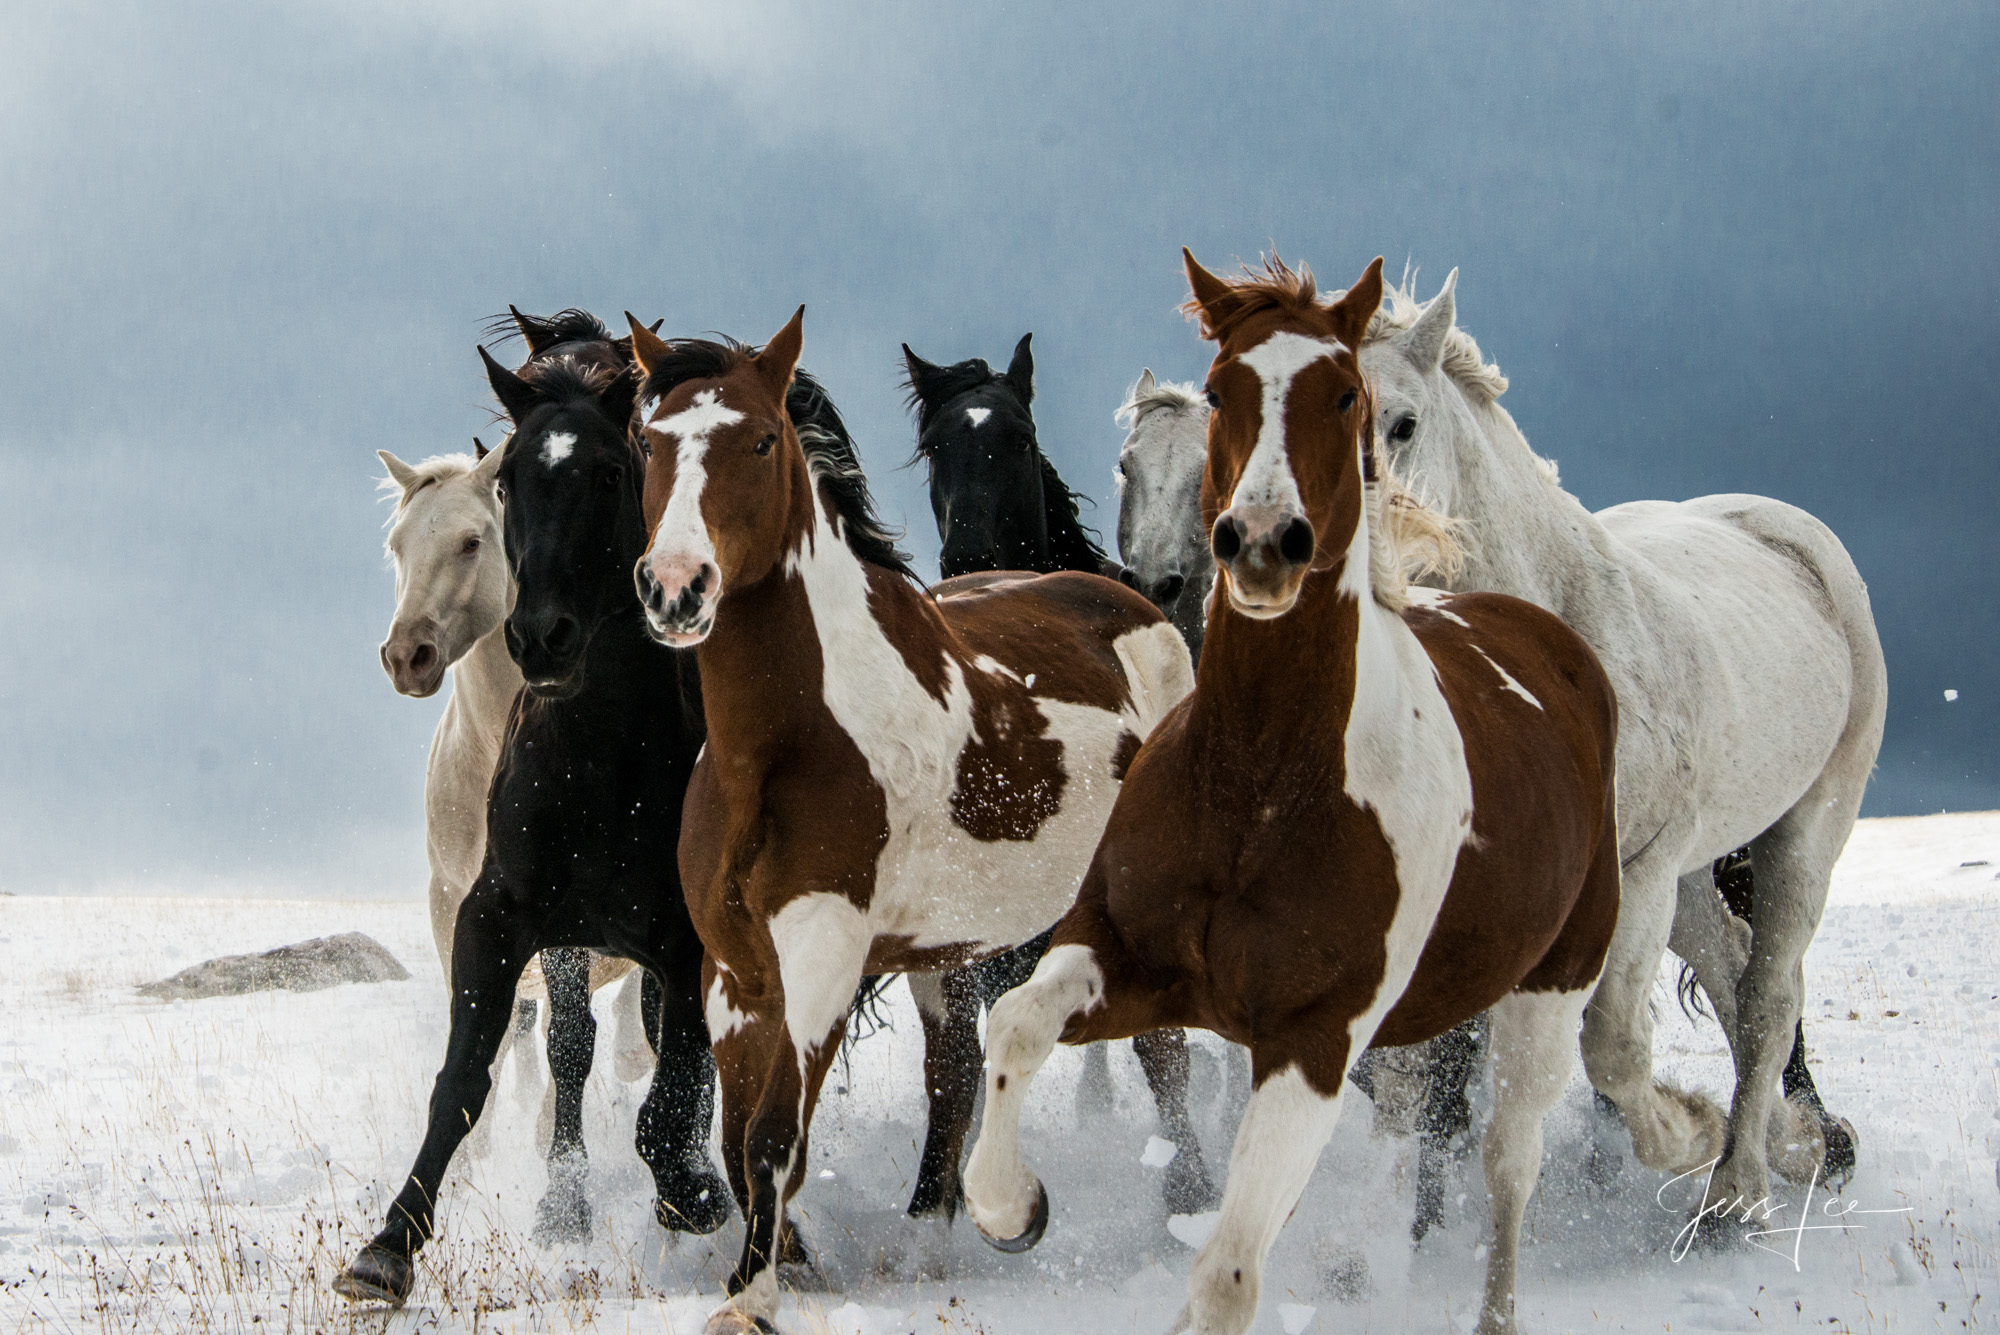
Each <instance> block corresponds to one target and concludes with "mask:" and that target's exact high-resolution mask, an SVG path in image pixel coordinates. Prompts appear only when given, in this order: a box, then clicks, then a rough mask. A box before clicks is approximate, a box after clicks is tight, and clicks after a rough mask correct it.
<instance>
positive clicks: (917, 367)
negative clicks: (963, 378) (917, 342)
mask: <svg viewBox="0 0 2000 1335" xmlns="http://www.w3.org/2000/svg"><path fill="white" fill-rule="evenodd" d="M903 370H904V371H905V372H906V373H907V374H908V378H909V383H910V392H911V393H912V394H914V395H916V396H917V401H918V402H920V403H928V402H929V401H930V400H931V398H932V397H933V391H934V390H935V389H936V388H937V378H938V373H939V371H940V370H941V368H940V367H938V366H936V365H935V364H933V363H931V362H927V361H925V360H924V359H923V358H922V357H919V356H917V354H916V353H914V352H911V351H910V345H909V344H907V343H905V344H904V345H903Z"/></svg>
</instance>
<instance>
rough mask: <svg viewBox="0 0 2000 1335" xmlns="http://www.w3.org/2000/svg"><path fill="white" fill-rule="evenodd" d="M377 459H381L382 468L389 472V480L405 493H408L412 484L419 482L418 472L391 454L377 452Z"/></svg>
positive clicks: (382, 451)
mask: <svg viewBox="0 0 2000 1335" xmlns="http://www.w3.org/2000/svg"><path fill="white" fill-rule="evenodd" d="M375 457H376V458H377V459H380V460H381V461H382V466H383V467H384V468H386V469H388V470H389V480H390V481H391V482H394V483H395V484H396V485H397V486H399V487H401V488H402V489H403V490H404V491H408V490H409V489H410V484H411V483H412V482H415V481H416V480H417V470H416V469H414V468H412V467H410V466H409V465H408V464H406V463H404V462H403V461H402V460H401V459H398V458H397V457H396V456H395V455H393V454H391V453H389V451H387V450H377V451H375Z"/></svg>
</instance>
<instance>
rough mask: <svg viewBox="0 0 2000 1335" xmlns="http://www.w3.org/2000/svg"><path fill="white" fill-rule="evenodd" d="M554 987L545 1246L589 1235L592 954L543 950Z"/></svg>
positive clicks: (540, 1225) (541, 1206)
mask: <svg viewBox="0 0 2000 1335" xmlns="http://www.w3.org/2000/svg"><path fill="white" fill-rule="evenodd" d="M542 973H543V975H544V977H546V978H547V980H548V989H549V1076H550V1081H551V1083H552V1085H553V1087H554V1091H555V1125H554V1128H553V1131H552V1134H551V1136H550V1139H549V1151H548V1160H547V1162H548V1172H549V1185H548V1189H547V1190H546V1191H545V1192H543V1193H542V1198H541V1200H540V1201H539V1202H537V1204H536V1206H535V1231H534V1238H535V1240H536V1241H537V1242H540V1243H542V1244H544V1245H547V1244H549V1243H554V1242H582V1241H585V1240H587V1239H588V1238H589V1237H590V1222H591V1221H590V1201H589V1199H588V1197H587V1196H586V1195H585V1190H584V1189H585V1187H586V1185H587V1184H588V1181H589V1177H590V1160H589V1156H588V1155H587V1154H586V1153H585V1151H584V1146H583V1087H584V1084H585V1083H586V1082H587V1081H588V1080H589V1079H590V1067H591V1063H592V1061H593V1059H594V1058H595V1056H596V1052H597V1020H596V1019H595V1018H594V1017H593V1016H592V1015H591V1013H590V952H589V951H587V950H579V949H574V948H563V949H551V950H544V951H543V952H542Z"/></svg>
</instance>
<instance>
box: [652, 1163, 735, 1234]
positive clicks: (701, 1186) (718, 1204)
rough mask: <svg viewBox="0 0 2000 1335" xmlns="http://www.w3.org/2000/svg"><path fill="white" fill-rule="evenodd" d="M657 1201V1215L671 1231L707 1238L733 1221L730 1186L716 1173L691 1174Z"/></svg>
mask: <svg viewBox="0 0 2000 1335" xmlns="http://www.w3.org/2000/svg"><path fill="white" fill-rule="evenodd" d="M673 1195H674V1199H671V1200H670V1199H668V1197H667V1196H666V1195H665V1194H664V1193H663V1194H662V1195H660V1196H659V1197H658V1198H657V1199H655V1200H654V1202H653V1218H655V1219H657V1220H659V1221H660V1227H661V1228H664V1229H665V1230H667V1232H669V1233H692V1234H695V1235H696V1236H698V1237H705V1236H707V1235H708V1234H710V1233H713V1232H715V1230H717V1229H718V1228H721V1227H722V1226H723V1224H725V1223H727V1222H728V1220H729V1186H728V1184H727V1183H725V1182H724V1181H723V1180H722V1179H721V1178H720V1177H717V1176H716V1175H715V1174H714V1173H706V1174H697V1173H690V1174H688V1175H687V1176H686V1177H685V1178H683V1179H682V1180H681V1182H680V1183H679V1184H677V1185H676V1186H675V1189H674V1193H673Z"/></svg>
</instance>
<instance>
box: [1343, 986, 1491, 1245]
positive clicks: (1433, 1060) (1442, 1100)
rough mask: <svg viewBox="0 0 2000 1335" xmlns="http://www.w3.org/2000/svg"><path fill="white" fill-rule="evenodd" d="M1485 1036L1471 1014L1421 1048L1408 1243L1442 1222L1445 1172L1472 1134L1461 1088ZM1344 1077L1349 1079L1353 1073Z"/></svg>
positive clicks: (1480, 1023) (1482, 1020)
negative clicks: (1423, 1061)
mask: <svg viewBox="0 0 2000 1335" xmlns="http://www.w3.org/2000/svg"><path fill="white" fill-rule="evenodd" d="M1486 1034H1487V1022H1486V1018H1485V1017H1484V1016H1475V1017H1473V1018H1472V1019H1470V1020H1467V1021H1466V1022H1465V1023H1464V1024H1462V1025H1459V1026H1458V1027H1457V1028H1456V1029H1451V1030H1447V1031H1446V1032H1444V1033H1442V1034H1439V1035H1438V1036H1437V1037H1436V1038H1434V1039H1432V1040H1431V1041H1430V1042H1429V1043H1428V1044H1426V1045H1425V1047H1426V1051H1425V1054H1424V1055H1425V1056H1426V1057H1427V1058H1428V1059H1429V1062H1430V1071H1429V1078H1428V1079H1427V1080H1425V1082H1424V1094H1423V1098H1424V1102H1423V1107H1422V1109H1421V1110H1420V1111H1419V1112H1418V1114H1417V1212H1416V1216H1415V1218H1414V1219H1412V1220H1411V1223H1410V1240H1411V1241H1412V1242H1422V1241H1423V1240H1424V1235H1425V1234H1427V1233H1429V1232H1430V1230H1431V1228H1432V1227H1433V1226H1435V1225H1436V1224H1438V1223H1440V1222H1441V1221H1442V1220H1443V1219H1444V1190H1445V1173H1446V1171H1447V1168H1448V1166H1449V1164H1450V1163H1451V1161H1452V1160H1453V1159H1455V1158H1461V1157H1463V1155H1464V1153H1465V1149H1466V1144H1465V1140H1466V1138H1467V1137H1468V1136H1469V1135H1470V1133H1471V1131H1472V1100H1471V1099H1469V1098H1468V1097H1466V1093H1465V1090H1466V1087H1467V1086H1468V1085H1470V1084H1471V1083H1472V1077H1473V1073H1474V1072H1475V1071H1476V1070H1477V1069H1478V1067H1479V1059H1480V1057H1481V1055H1482V1054H1483V1053H1484V1052H1485V1050H1486ZM1370 1051H1379V1049H1371V1050H1370ZM1348 1078H1349V1079H1352V1078H1353V1074H1352V1072H1350V1073H1349V1077H1348Z"/></svg>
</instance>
